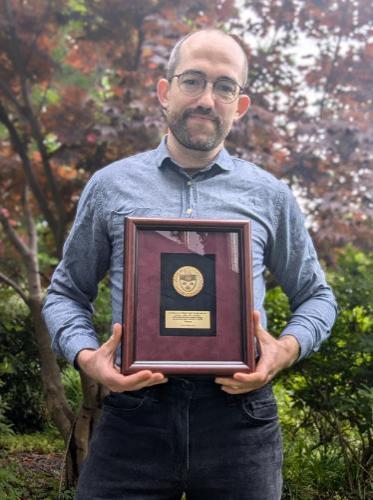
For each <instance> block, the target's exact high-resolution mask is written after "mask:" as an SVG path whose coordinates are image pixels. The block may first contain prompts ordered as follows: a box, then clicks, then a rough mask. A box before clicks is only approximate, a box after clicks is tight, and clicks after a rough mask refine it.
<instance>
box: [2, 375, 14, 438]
mask: <svg viewBox="0 0 373 500" xmlns="http://www.w3.org/2000/svg"><path fill="white" fill-rule="evenodd" d="M3 386H4V382H3V381H2V380H0V389H1V388H2V387H3ZM8 410H9V405H8V403H6V401H4V398H3V396H1V394H0V436H1V435H3V436H9V435H12V434H13V432H14V431H13V429H12V424H11V423H10V422H9V420H8V419H7V418H6V416H5V413H7V412H8Z"/></svg>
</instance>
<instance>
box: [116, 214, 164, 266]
mask: <svg viewBox="0 0 373 500" xmlns="http://www.w3.org/2000/svg"><path fill="white" fill-rule="evenodd" d="M126 217H155V218H157V217H159V218H161V217H166V214H165V210H164V209H162V208H157V207H153V208H148V207H138V208H136V209H133V210H128V211H127V212H125V211H123V212H122V211H121V212H115V211H113V212H111V219H110V232H109V236H110V241H111V246H112V257H111V259H112V265H113V264H114V263H115V266H117V265H119V266H120V267H123V250H124V220H125V218H126Z"/></svg>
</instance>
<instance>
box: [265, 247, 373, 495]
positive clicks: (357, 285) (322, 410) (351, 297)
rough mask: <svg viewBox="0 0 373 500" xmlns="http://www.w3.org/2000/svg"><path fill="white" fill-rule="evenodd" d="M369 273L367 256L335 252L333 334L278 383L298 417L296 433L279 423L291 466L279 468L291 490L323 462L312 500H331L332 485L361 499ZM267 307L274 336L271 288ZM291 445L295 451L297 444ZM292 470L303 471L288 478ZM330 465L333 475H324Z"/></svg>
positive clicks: (368, 430)
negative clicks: (316, 493)
mask: <svg viewBox="0 0 373 500" xmlns="http://www.w3.org/2000/svg"><path fill="white" fill-rule="evenodd" d="M372 271H373V260H372V254H364V253H362V252H360V251H357V250H355V249H353V248H352V247H348V248H347V249H345V251H344V252H341V254H340V256H339V259H338V268H337V269H336V270H335V271H333V272H331V273H329V282H330V283H331V285H332V287H333V289H334V292H335V294H336V297H337V301H338V304H339V308H340V314H339V317H338V319H337V322H336V324H335V327H334V329H333V333H332V335H331V337H330V339H329V340H328V341H327V342H325V343H324V344H323V346H322V347H321V349H320V351H319V352H318V353H316V354H313V356H311V357H310V358H309V359H307V360H305V361H303V362H300V363H299V364H297V365H296V366H295V367H293V369H292V370H291V371H289V372H284V373H283V374H282V376H281V378H280V381H281V384H282V387H283V389H284V390H285V391H286V393H287V394H288V396H289V398H290V399H289V401H290V403H289V402H288V403H289V404H290V406H291V411H292V412H293V413H295V414H296V416H297V418H298V422H297V426H296V427H295V426H294V422H291V423H290V424H289V422H288V421H287V419H286V417H285V418H284V433H285V437H286V439H287V441H288V451H289V450H292V454H291V453H290V455H289V456H290V457H292V458H290V460H291V467H290V468H289V467H288V468H286V467H285V473H286V470H287V481H288V487H293V490H294V488H295V489H296V484H299V482H301V481H302V478H304V477H305V474H306V473H307V466H306V465H307V464H310V463H312V462H314V465H313V468H314V469H315V471H316V470H318V471H319V472H318V473H317V474H314V476H313V482H314V484H315V483H317V481H319V480H320V478H321V477H322V474H321V471H324V470H325V469H324V466H323V467H318V468H317V467H316V466H315V460H316V463H317V464H321V463H322V462H325V464H324V465H325V466H326V465H327V464H329V468H328V471H329V476H328V477H325V474H324V479H323V481H322V482H323V487H322V488H321V485H319V486H318V489H319V496H317V498H337V497H330V496H329V497H327V496H326V497H324V496H323V494H324V493H323V492H325V491H326V489H329V491H334V492H335V491H336V490H337V489H338V488H337V486H338V482H339V485H340V486H339V487H340V489H341V491H343V490H345V493H346V494H347V498H349V499H350V498H351V499H352V498H367V497H368V496H369V488H370V484H371V480H372V478H371V477H370V474H369V471H370V467H371V463H372V458H373V449H372V443H373V433H372V410H371V409H372V406H373V405H372V403H373V389H372V384H371V381H372V380H373V366H372V351H373V349H372V348H373V338H372V330H373V314H372V312H373V310H372V309H373V306H372V303H371V297H372V296H373V278H372V277H373V273H372ZM267 301H268V302H269V307H268V310H269V313H270V318H269V320H270V329H272V330H275V331H276V330H277V333H278V332H279V331H280V330H281V328H282V327H283V324H284V322H285V320H284V319H283V318H284V310H286V309H284V308H286V299H285V298H284V296H283V294H282V292H281V291H280V290H279V289H274V290H271V291H270V292H269V293H268V297H267ZM278 308H279V309H280V310H278ZM285 316H286V314H285ZM272 318H276V319H277V323H275V322H274V321H273V320H272ZM299 440H300V442H301V443H303V444H297V442H298V441H299ZM297 446H298V448H297ZM294 457H297V458H296V460H294ZM302 457H303V460H302ZM298 463H302V464H303V465H302V468H301V470H299V474H296V465H297V464H298ZM333 464H334V465H333ZM331 466H333V468H334V471H335V472H336V473H337V474H330V467H331ZM341 471H342V472H343V473H341ZM295 476H297V478H296V480H295ZM291 498H294V497H291ZM295 498H296V497H295ZM299 498H308V497H306V496H300V497H299ZM309 498H315V497H312V496H311V497H309ZM339 498H343V497H341V496H339Z"/></svg>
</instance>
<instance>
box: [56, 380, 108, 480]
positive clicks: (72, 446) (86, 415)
mask: <svg viewBox="0 0 373 500" xmlns="http://www.w3.org/2000/svg"><path fill="white" fill-rule="evenodd" d="M80 380H81V383H82V388H83V403H82V406H81V408H80V410H79V413H78V415H77V417H76V420H75V422H74V426H73V430H72V432H71V439H70V443H69V445H68V446H69V448H68V449H69V455H70V457H71V462H70V464H69V463H67V464H66V469H65V482H66V484H67V485H73V484H75V483H76V480H77V478H78V477H79V474H80V471H81V467H82V464H83V462H84V460H85V459H86V457H87V454H88V447H89V442H90V439H91V436H92V432H93V429H94V427H95V426H96V424H97V422H98V420H99V418H100V415H101V406H102V400H103V398H104V396H105V395H106V394H107V389H105V388H104V387H103V386H102V385H100V384H98V383H97V382H95V381H94V380H92V379H90V378H89V377H88V376H87V375H85V374H84V373H83V372H80Z"/></svg>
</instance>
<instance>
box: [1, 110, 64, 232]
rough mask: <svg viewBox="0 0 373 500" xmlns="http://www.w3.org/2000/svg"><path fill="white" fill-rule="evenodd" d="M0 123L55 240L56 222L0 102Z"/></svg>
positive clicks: (18, 138) (19, 140) (14, 129)
mask: <svg viewBox="0 0 373 500" xmlns="http://www.w3.org/2000/svg"><path fill="white" fill-rule="evenodd" d="M0 122H1V123H2V124H3V125H4V126H5V127H6V128H7V130H8V132H9V136H10V139H11V142H12V145H13V148H14V150H15V152H16V153H18V155H19V156H20V158H21V160H22V165H23V170H24V172H25V175H26V179H27V182H28V183H29V185H30V188H31V189H32V192H33V193H34V196H35V198H36V200H37V202H38V204H39V206H40V209H41V211H42V212H43V214H44V217H45V218H46V220H47V222H48V224H49V226H50V228H51V230H52V232H53V234H54V236H55V238H57V233H56V220H55V218H54V215H53V214H52V212H51V211H50V209H49V207H48V203H47V200H46V198H45V196H44V193H43V191H42V189H41V187H40V184H39V182H38V180H37V178H36V177H35V175H34V173H33V171H32V167H31V164H30V160H29V158H28V155H27V151H26V147H25V145H24V143H23V142H22V140H21V138H20V136H19V134H18V131H17V129H16V128H15V126H14V125H13V123H12V122H11V120H10V119H9V117H8V114H7V112H6V109H5V108H4V106H3V105H2V103H1V101H0Z"/></svg>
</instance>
